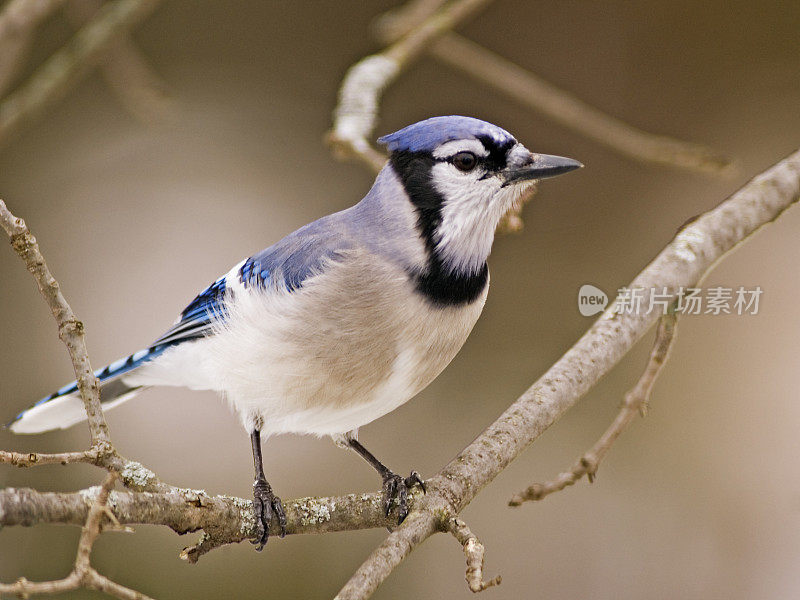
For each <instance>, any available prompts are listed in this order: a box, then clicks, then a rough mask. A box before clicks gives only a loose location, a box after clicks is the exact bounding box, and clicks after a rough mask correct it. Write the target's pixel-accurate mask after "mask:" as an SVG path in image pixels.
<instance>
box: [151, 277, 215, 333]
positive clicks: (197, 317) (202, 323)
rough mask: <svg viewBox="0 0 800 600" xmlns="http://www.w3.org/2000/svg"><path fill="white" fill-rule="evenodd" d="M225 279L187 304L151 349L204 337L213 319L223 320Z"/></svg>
mask: <svg viewBox="0 0 800 600" xmlns="http://www.w3.org/2000/svg"><path fill="white" fill-rule="evenodd" d="M226 288H227V285H226V282H225V277H220V278H219V279H217V280H216V281H215V282H214V283H212V284H211V285H210V286H208V287H207V288H206V289H205V290H203V291H202V292H200V294H198V295H197V297H195V299H194V300H192V301H191V303H189V306H187V307H186V308H185V309H184V310H183V312H182V313H181V314H180V317H178V322H177V323H175V325H173V326H172V327H170V328H169V330H168V331H167V332H166V333H165V334H164V335H162V336H161V337H160V338H158V339H157V340H156V341H155V342H153V344H152V345H151V348H157V347H159V346H165V345H170V346H172V345H175V344H180V343H181V342H188V341H189V340H196V339H198V338H201V337H205V336H206V335H208V334H209V333H210V331H211V325H212V323H213V321H214V320H215V319H224V318H225V305H224V299H225V290H226Z"/></svg>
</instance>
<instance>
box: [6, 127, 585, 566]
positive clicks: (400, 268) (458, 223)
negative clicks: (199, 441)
mask: <svg viewBox="0 0 800 600" xmlns="http://www.w3.org/2000/svg"><path fill="white" fill-rule="evenodd" d="M378 143H379V144H381V145H383V146H384V147H385V149H386V151H387V152H388V160H387V162H386V163H385V165H384V166H383V168H382V169H381V171H380V172H379V173H378V175H377V177H376V179H375V182H374V184H373V185H372V187H371V188H370V190H369V191H368V192H367V194H366V195H365V196H364V197H363V199H362V200H361V201H360V202H358V203H357V204H355V205H353V206H351V207H350V208H347V209H345V210H342V211H340V212H336V213H334V214H330V215H328V216H324V217H322V218H320V219H318V220H316V221H313V222H312V223H309V224H307V225H305V226H303V227H301V228H300V229H298V230H296V231H294V232H293V233H290V234H289V235H287V236H286V237H284V238H283V239H281V240H280V241H278V242H277V243H275V244H273V245H272V246H269V247H268V248H266V249H265V250H262V251H261V252H258V253H256V254H254V255H252V256H250V257H249V258H247V259H245V260H243V261H241V262H239V263H238V264H237V265H235V266H234V267H233V268H232V269H231V270H230V271H228V272H227V273H226V274H224V275H223V276H222V277H220V278H219V279H217V280H216V281H214V282H213V283H212V284H211V285H209V286H208V287H207V288H206V289H205V290H203V291H202V292H201V293H200V294H198V295H197V296H196V297H195V298H194V299H193V300H192V301H191V302H190V303H189V305H188V306H187V307H186V308H185V309H184V310H183V312H181V313H180V315H179V316H178V318H177V320H176V321H175V323H174V324H173V325H172V327H170V328H169V329H168V330H167V331H166V332H165V333H164V334H163V335H162V336H161V337H159V338H158V339H156V340H155V341H154V342H153V343H152V344H151V345H150V346H149V347H147V348H146V349H144V350H140V351H138V352H135V353H133V354H131V355H130V356H128V357H127V358H124V359H121V360H118V361H116V362H113V363H111V364H110V365H108V366H107V367H105V368H104V369H101V370H99V371H97V372H96V375H97V378H98V380H99V381H100V384H101V400H102V405H103V408H104V410H109V409H111V408H114V407H116V406H119V405H120V404H122V403H123V402H125V401H127V400H129V399H130V398H132V397H133V396H134V395H136V394H137V393H139V392H141V391H142V390H143V389H145V388H148V387H151V386H184V387H187V388H191V389H196V390H215V391H216V392H218V393H219V394H220V395H221V396H222V397H223V398H224V399H225V400H227V402H228V403H229V404H230V406H231V407H232V408H233V410H234V411H235V412H236V413H237V414H238V416H239V418H240V420H241V422H242V424H243V426H244V428H245V430H246V431H247V433H248V434H249V435H250V441H251V444H252V452H253V461H254V470H255V480H254V483H253V507H254V511H255V515H256V524H257V526H256V528H257V531H256V535H255V539H253V540H252V542H253V544H254V545H255V546H256V549H258V550H261V549H262V548H263V547H264V545H265V544H266V543H267V541H268V538H269V531H270V525H271V524H272V522H273V521H274V520H277V523H278V524H279V526H280V531H281V537H283V535H285V533H286V517H285V514H284V510H283V505H282V503H281V499H280V498H279V497H278V496H277V495H276V494H275V493H274V492H273V490H272V487H271V485H270V484H269V483H268V481H267V478H266V475H265V473H264V468H263V459H262V437H263V439H264V440H266V439H267V438H269V437H270V436H273V435H277V434H284V433H294V434H312V435H316V436H330V437H331V438H332V439H333V441H334V442H335V443H336V445H338V446H340V447H344V448H350V449H352V450H354V451H355V452H356V453H358V454H359V455H361V457H363V458H364V459H365V460H366V461H367V462H368V463H369V464H370V465H372V467H373V468H375V470H376V471H377V472H378V474H379V475H380V477H381V479H382V492H383V496H382V498H383V505H382V506H383V509H384V511H385V513H386V515H387V516H389V514H390V512H391V510H392V508H393V506H397V511H398V515H397V519H398V523H400V522H402V521H403V519H404V518H405V517H406V515H407V514H408V503H407V499H408V494H409V492H410V490H411V489H412V488H413V487H414V486H417V485H418V486H421V488H422V489H423V490H424V489H425V484H424V481H423V479H422V477H421V476H420V475H419V474H418V473H417V472H416V471H411V473H410V475H409V476H408V477H402V476H400V475H397V474H396V473H395V472H394V471H392V470H390V469H389V468H387V467H386V466H384V464H383V463H382V462H380V461H379V460H378V459H377V458H376V457H375V456H374V455H373V454H372V453H371V452H369V451H368V450H367V449H366V448H365V447H364V446H363V445H362V444H361V443H360V442H359V441H358V431H359V428H360V427H363V426H364V425H367V424H368V423H370V422H372V421H374V420H375V419H377V418H379V417H381V416H383V415H385V414H387V413H389V412H391V411H392V410H394V409H395V408H397V407H399V406H400V405H402V404H404V403H405V402H407V401H408V400H410V399H411V398H412V397H414V396H415V395H416V394H418V393H419V392H420V391H421V390H423V389H424V388H425V387H426V386H427V385H428V384H430V383H431V381H433V380H434V379H435V378H436V377H437V376H438V375H439V373H441V371H442V370H443V369H444V368H445V367H446V366H447V365H448V364H449V363H450V362H451V361H452V360H453V358H454V357H455V355H456V354H457V353H458V351H459V350H460V349H461V347H462V346H463V344H464V343H465V341H466V340H467V337H468V336H469V334H470V332H471V330H472V328H473V326H474V325H475V323H476V321H477V320H478V317H479V316H480V314H481V312H482V310H483V306H484V303H485V301H486V296H487V293H488V288H489V269H488V266H487V259H488V258H489V254H490V252H491V249H492V243H493V240H494V235H495V230H496V229H497V226H498V224H499V222H500V220H501V218H502V217H503V215H505V214H506V213H507V212H508V211H509V210H510V209H512V208H513V207H515V206H516V205H517V203H519V202H520V200H521V198H522V197H523V195H525V193H526V192H528V191H530V188H531V186H534V185H535V184H536V182H537V181H538V180H540V179H545V178H550V177H554V176H557V175H560V174H562V173H567V172H569V171H573V170H575V169H578V168H580V167H582V166H583V165H582V164H581V163H580V162H578V161H576V160H573V159H571V158H565V157H560V156H552V155H547V154H538V153H534V152H531V151H529V150H528V149H527V148H526V147H525V146H523V145H522V144H521V143H520V142H518V141H517V140H516V138H514V136H512V135H511V134H510V133H508V132H507V131H506V130H504V129H502V128H501V127H498V126H496V125H493V124H491V123H488V122H486V121H482V120H479V119H476V118H473V117H465V116H439V117H431V118H428V119H425V120H423V121H419V122H417V123H414V124H412V125H409V126H407V127H405V128H403V129H400V130H399V131H396V132H395V133H391V134H389V135H385V136H383V137H381V138H379V139H378ZM85 419H86V415H85V412H84V408H83V403H82V402H81V400H80V397H79V393H78V388H77V384H76V383H75V382H72V383H70V384H68V385H65V386H64V387H62V388H61V389H59V390H57V391H56V392H54V393H53V394H51V395H49V396H47V397H46V398H43V399H42V400H40V401H39V402H37V403H36V404H34V405H33V406H32V407H30V408H29V409H28V410H25V411H23V412H21V413H20V414H19V415H17V416H16V418H15V419H14V420H13V421H11V422H10V423H8V424H7V427H8V428H10V429H11V431H13V432H16V433H40V432H44V431H49V430H53V429H59V428H60V429H63V428H67V427H70V426H71V425H74V424H76V423H78V422H80V421H83V420H85Z"/></svg>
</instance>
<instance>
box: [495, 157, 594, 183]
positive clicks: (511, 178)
mask: <svg viewBox="0 0 800 600" xmlns="http://www.w3.org/2000/svg"><path fill="white" fill-rule="evenodd" d="M581 167H583V165H582V164H581V163H579V162H578V161H577V160H573V159H571V158H565V157H563V156H551V155H549V154H534V153H530V154H529V156H528V159H527V161H525V162H524V163H523V164H520V165H509V166H508V167H507V168H505V169H504V170H503V171H502V175H503V177H504V179H505V181H504V182H503V186H506V185H511V184H512V183H520V182H522V181H527V180H529V179H545V178H547V177H555V176H556V175H561V174H562V173H569V172H570V171H574V170H575V169H580V168H581Z"/></svg>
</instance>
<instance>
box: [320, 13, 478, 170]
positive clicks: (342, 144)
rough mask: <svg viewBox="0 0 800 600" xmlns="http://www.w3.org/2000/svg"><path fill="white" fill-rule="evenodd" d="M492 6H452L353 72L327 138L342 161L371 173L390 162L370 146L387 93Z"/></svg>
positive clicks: (348, 75)
mask: <svg viewBox="0 0 800 600" xmlns="http://www.w3.org/2000/svg"><path fill="white" fill-rule="evenodd" d="M488 2H489V0H453V2H450V3H448V4H446V5H445V6H444V7H443V8H442V9H441V10H439V11H438V12H436V13H435V14H433V16H430V17H428V18H427V19H426V20H425V21H423V22H422V24H420V25H419V27H416V28H415V29H413V30H411V31H410V32H408V33H407V34H406V35H405V36H403V37H402V38H401V39H400V40H398V41H397V42H395V43H394V44H392V45H391V46H389V47H388V48H386V50H384V51H383V52H381V53H379V54H374V55H372V56H368V57H366V58H364V59H363V60H361V61H359V62H357V63H356V64H355V65H353V66H352V67H350V69H349V70H348V71H347V74H346V75H345V77H344V80H343V81H342V86H341V88H340V90H339V104H338V105H337V107H336V109H335V110H334V122H333V129H332V131H331V132H330V133H329V134H328V143H329V144H331V146H332V147H333V149H334V151H335V152H336V154H337V155H338V156H340V157H345V158H351V157H354V158H358V159H359V160H361V161H362V162H363V163H364V164H366V165H367V166H368V167H369V168H371V169H372V170H373V171H378V170H380V169H381V167H383V164H384V163H385V162H386V157H385V156H384V155H383V154H382V153H381V152H378V151H377V150H375V148H373V147H372V145H371V144H370V142H369V141H368V138H369V137H370V136H371V135H372V132H373V131H374V129H375V123H376V121H377V118H378V103H379V101H380V96H381V94H382V93H383V90H384V89H386V87H387V86H388V85H389V84H390V83H392V82H393V81H394V80H395V79H396V78H397V76H398V75H399V74H400V73H401V72H402V71H403V69H404V68H405V67H407V66H408V65H409V64H410V63H411V62H412V61H413V60H415V59H416V58H417V57H418V56H419V55H420V54H421V53H422V52H423V51H424V50H425V48H426V47H427V46H429V45H430V44H431V43H433V42H434V40H436V39H437V38H438V37H440V36H441V35H442V34H444V33H445V32H446V31H448V30H450V29H452V28H453V27H456V26H458V25H459V24H461V23H462V22H464V21H465V20H466V19H468V18H469V17H470V16H472V15H473V14H475V13H476V12H477V11H478V10H479V9H481V8H483V6H485V5H486V4H488Z"/></svg>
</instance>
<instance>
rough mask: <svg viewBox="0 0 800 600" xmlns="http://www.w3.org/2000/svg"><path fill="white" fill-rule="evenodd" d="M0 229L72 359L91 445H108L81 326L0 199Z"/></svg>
mask: <svg viewBox="0 0 800 600" xmlns="http://www.w3.org/2000/svg"><path fill="white" fill-rule="evenodd" d="M0 226H2V227H3V229H4V230H5V232H6V233H7V234H8V236H9V237H10V238H11V246H12V247H13V248H14V251H15V252H16V253H17V254H18V255H19V257H20V258H21V259H22V260H23V261H24V262H25V266H27V267H28V270H29V271H30V272H31V274H32V275H33V277H34V278H35V279H36V283H37V284H38V285H39V291H40V292H41V294H42V296H43V297H44V299H45V301H46V302H47V305H48V306H49V307H50V312H52V313H53V317H55V320H56V325H57V326H58V337H59V338H60V339H61V341H62V342H64V344H65V345H66V347H67V350H68V351H69V356H70V359H72V368H73V369H74V371H75V378H76V379H77V381H78V390H79V391H80V394H81V399H82V400H83V404H84V407H85V408H86V414H87V416H88V419H89V433H90V436H91V445H92V446H93V447H98V446H100V445H110V443H111V440H110V438H109V435H108V425H107V424H106V420H105V417H104V416H103V409H102V408H101V407H100V384H99V382H98V381H97V378H96V377H95V376H94V372H93V371H92V365H91V363H90V362H89V355H88V353H87V350H86V342H85V339H84V334H83V323H81V322H80V321H78V319H77V318H76V317H75V314H74V313H73V312H72V309H71V308H70V306H69V304H67V301H66V299H65V298H64V296H63V294H62V293H61V288H60V287H59V285H58V282H57V281H56V280H55V278H54V277H53V275H52V274H51V273H50V269H48V268H47V263H45V261H44V257H43V256H42V254H41V252H39V245H38V244H37V243H36V238H35V237H33V235H32V234H31V232H30V231H29V230H28V228H27V226H26V225H25V221H23V220H22V219H18V218H17V217H15V216H14V215H12V214H11V212H9V210H8V209H7V208H6V205H5V203H4V202H3V201H2V200H0Z"/></svg>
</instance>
